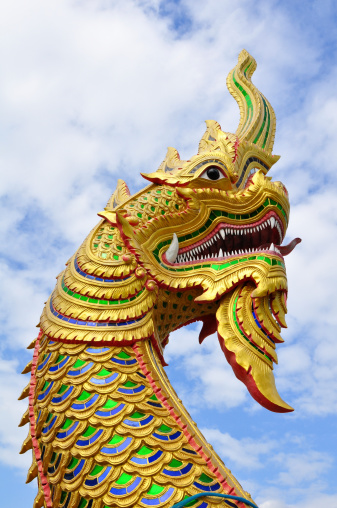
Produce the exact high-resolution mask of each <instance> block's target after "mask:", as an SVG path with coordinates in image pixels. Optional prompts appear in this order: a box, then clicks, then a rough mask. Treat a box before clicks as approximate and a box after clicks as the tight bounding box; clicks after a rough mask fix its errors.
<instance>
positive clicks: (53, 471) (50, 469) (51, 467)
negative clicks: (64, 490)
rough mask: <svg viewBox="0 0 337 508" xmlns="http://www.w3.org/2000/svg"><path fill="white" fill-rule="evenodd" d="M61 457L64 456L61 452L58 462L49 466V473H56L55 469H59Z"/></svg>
mask: <svg viewBox="0 0 337 508" xmlns="http://www.w3.org/2000/svg"><path fill="white" fill-rule="evenodd" d="M61 458H62V453H59V456H58V457H57V461H56V463H55V464H54V465H52V466H49V467H48V473H49V474H54V473H55V471H56V470H57V468H58V467H59V465H60V462H61Z"/></svg>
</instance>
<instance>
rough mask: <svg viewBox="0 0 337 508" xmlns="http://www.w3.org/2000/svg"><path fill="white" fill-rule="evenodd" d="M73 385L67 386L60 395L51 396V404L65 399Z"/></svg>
mask: <svg viewBox="0 0 337 508" xmlns="http://www.w3.org/2000/svg"><path fill="white" fill-rule="evenodd" d="M73 389H74V387H73V386H69V388H68V389H67V390H66V391H65V392H64V393H62V395H59V396H56V397H53V398H52V399H51V401H52V403H53V404H59V403H60V402H63V401H65V400H66V399H67V398H68V397H69V395H70V394H71V392H72V391H73Z"/></svg>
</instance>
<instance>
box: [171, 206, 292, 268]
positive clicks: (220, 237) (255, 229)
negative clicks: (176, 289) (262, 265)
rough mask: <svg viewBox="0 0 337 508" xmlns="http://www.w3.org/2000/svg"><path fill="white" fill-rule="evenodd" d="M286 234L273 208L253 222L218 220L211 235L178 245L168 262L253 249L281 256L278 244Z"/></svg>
mask: <svg viewBox="0 0 337 508" xmlns="http://www.w3.org/2000/svg"><path fill="white" fill-rule="evenodd" d="M283 237H284V228H283V224H282V221H281V219H280V218H279V217H278V215H277V214H276V213H275V212H273V211H271V212H269V213H268V214H266V215H265V216H264V217H262V219H260V220H259V221H257V222H254V223H251V224H244V225H233V224H228V223H225V222H221V223H220V224H218V225H217V226H216V227H215V228H214V229H213V230H212V231H211V232H210V233H209V234H208V235H207V236H205V237H204V238H202V239H201V240H198V241H197V242H195V243H193V244H191V245H188V246H187V247H183V248H180V249H176V252H177V255H176V258H175V260H174V256H173V257H172V256H167V257H166V256H165V255H164V260H165V261H166V262H167V263H168V264H174V265H175V266H176V265H184V264H186V263H188V264H194V263H198V262H200V261H202V260H205V259H207V260H208V259H212V260H213V261H217V260H224V259H227V258H230V257H233V256H236V257H237V256H240V255H247V254H250V253H253V252H261V251H263V252H265V251H268V252H269V253H270V254H274V255H277V256H280V257H281V258H282V254H281V252H280V250H279V249H278V247H279V246H280V244H281V243H282V240H283Z"/></svg>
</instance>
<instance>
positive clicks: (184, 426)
mask: <svg viewBox="0 0 337 508" xmlns="http://www.w3.org/2000/svg"><path fill="white" fill-rule="evenodd" d="M132 348H133V350H134V352H135V354H136V358H137V361H138V363H139V366H140V368H141V370H142V372H143V374H144V375H145V376H146V377H147V379H148V381H149V383H150V385H151V387H152V389H153V391H154V393H155V394H156V396H157V397H158V398H159V399H160V401H161V402H162V403H163V405H164V406H165V407H166V409H167V410H168V411H169V413H170V415H171V416H172V418H173V419H174V420H175V421H176V423H177V424H178V425H179V427H180V428H181V430H182V431H183V433H184V434H185V436H186V437H187V440H188V442H189V444H190V445H191V446H192V448H194V450H195V451H196V452H197V453H199V455H201V457H202V458H203V459H204V460H205V461H206V463H207V465H208V467H209V469H210V471H212V473H214V475H215V476H216V478H217V479H218V480H219V482H220V483H221V485H222V487H223V489H224V491H225V492H226V493H227V494H229V493H230V492H233V490H234V488H233V487H231V486H230V485H228V483H227V481H226V479H225V478H224V477H223V476H222V474H221V473H220V472H219V471H218V468H217V467H215V466H214V465H213V464H212V459H211V458H210V457H208V455H206V453H205V452H204V450H203V448H202V446H200V445H198V444H197V442H196V441H195V439H194V438H193V436H192V435H191V434H190V433H189V432H188V430H187V424H186V423H185V424H184V423H183V421H182V420H181V418H180V416H178V415H177V414H176V413H175V411H174V408H173V407H172V406H171V405H170V404H169V402H168V400H167V398H166V397H165V395H164V394H163V392H162V390H161V389H160V388H159V387H158V386H157V385H156V383H155V381H154V379H153V377H152V375H151V372H150V371H149V370H148V369H147V366H146V364H145V362H144V360H143V353H142V352H140V351H139V349H138V345H137V344H134V345H133V346H132ZM243 506H244V505H243Z"/></svg>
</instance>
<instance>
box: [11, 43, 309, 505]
mask: <svg viewBox="0 0 337 508" xmlns="http://www.w3.org/2000/svg"><path fill="white" fill-rule="evenodd" d="M255 68H256V62H255V60H254V59H253V58H252V57H251V56H250V55H249V54H248V53H247V52H246V51H245V50H243V51H242V52H241V53H240V55H239V61H238V64H237V65H236V67H235V68H234V69H233V70H232V71H231V72H230V73H229V75H228V79H227V86H228V89H229V91H230V93H231V94H232V95H233V97H234V98H235V100H236V101H237V103H238V105H239V108H240V124H239V127H238V129H237V131H236V133H235V134H230V133H227V132H223V131H222V130H221V128H220V125H219V124H218V123H217V122H215V121H210V120H209V121H207V122H206V125H207V129H206V132H205V134H204V135H203V137H202V139H201V141H200V144H199V151H198V153H197V155H195V156H193V157H192V158H191V159H190V160H188V161H182V160H180V158H179V154H178V152H177V151H176V150H175V149H173V148H169V149H168V152H167V155H166V157H165V160H164V161H163V162H162V164H161V165H160V167H159V169H158V170H157V171H156V172H154V173H150V174H144V175H143V176H144V178H146V179H147V180H148V181H149V182H150V184H149V185H148V186H147V187H145V188H144V189H143V190H141V191H140V192H138V193H137V194H135V195H134V196H131V195H130V193H129V190H128V187H127V185H126V184H125V183H124V182H123V181H122V180H119V181H118V185H117V189H116V191H115V192H114V193H113V195H112V197H111V198H110V200H109V202H108V204H107V206H106V208H105V210H104V211H103V212H101V213H99V216H100V217H101V220H100V222H99V224H98V225H97V227H95V228H94V229H93V231H92V232H91V233H90V234H89V236H88V237H87V238H86V240H85V241H84V243H83V244H82V245H81V247H80V248H79V249H78V251H77V252H76V254H75V255H74V256H73V257H72V258H71V259H70V261H69V262H68V263H67V266H66V269H65V270H64V271H63V272H62V273H61V274H60V275H59V276H58V280H57V284H56V288H55V290H54V291H53V293H52V295H51V296H50V298H49V300H48V302H47V304H46V306H45V308H44V310H43V313H42V316H41V321H40V325H39V326H40V333H39V336H38V338H37V339H36V340H35V341H34V342H33V343H32V344H31V346H30V347H31V348H34V354H33V360H32V362H30V364H29V365H27V367H26V369H25V370H24V372H25V373H28V372H30V373H31V379H30V382H29V384H28V386H27V387H26V388H25V390H24V391H23V394H22V396H21V398H24V397H28V398H29V408H28V410H27V412H26V413H25V415H24V416H23V418H22V421H21V425H24V424H26V423H28V422H29V424H30V427H29V433H28V437H27V439H26V440H25V442H24V444H23V447H22V453H23V452H25V451H27V450H28V449H32V452H33V463H32V466H31V468H30V470H29V473H28V478H27V481H31V480H32V479H33V478H35V477H37V478H38V494H37V497H36V499H35V503H34V507H35V508H42V507H46V508H56V507H60V508H61V507H62V508H112V507H121V508H124V507H130V508H131V507H137V508H147V507H150V506H158V507H162V508H168V507H173V506H174V505H176V504H177V503H178V506H186V505H188V506H192V505H193V506H195V507H202V508H206V507H209V508H212V507H216V506H234V507H235V506H239V507H244V506H247V505H250V506H255V505H254V504H253V503H252V500H251V498H250V496H249V494H248V493H247V492H245V491H244V490H243V489H242V487H241V485H240V484H239V483H238V481H237V480H236V479H235V478H234V477H233V476H232V474H231V472H230V471H229V470H228V469H227V468H226V467H225V465H224V464H223V462H222V461H221V460H220V458H219V457H218V456H217V455H216V453H215V452H214V451H213V449H212V447H211V446H210V445H209V444H208V443H207V442H206V440H205V438H204V437H203V436H202V434H201V433H200V431H199V430H198V428H197V427H196V425H195V423H194V422H193V421H192V419H191V417H190V416H189V414H188V413H187V411H186V409H185V408H184V406H183V405H182V403H181V401H180V399H179V398H178V397H177V395H176V393H175V392H174V390H173V389H172V387H171V385H170V383H169V381H168V378H167V377H166V374H165V371H164V369H163V366H165V361H164V349H165V346H166V344H167V342H168V338H169V334H170V332H172V331H173V330H176V329H177V328H179V327H181V326H183V325H186V324H188V323H191V322H193V321H203V328H202V330H201V333H200V338H199V340H200V342H201V341H202V340H203V339H204V338H205V337H207V336H208V335H209V334H211V333H213V332H215V331H217V333H218V336H219V342H220V346H221V349H222V350H223V352H224V354H225V356H226V358H227V360H228V362H229V363H230V365H231V367H232V368H233V371H234V373H235V375H236V376H237V377H238V378H239V379H240V380H241V381H243V382H244V383H245V385H246V386H247V389H248V390H249V392H250V394H251V395H252V397H254V399H255V400H256V401H258V402H259V403H260V404H261V405H262V406H264V407H265V408H267V409H270V410H272V411H276V412H286V411H292V408H291V407H290V406H288V404H286V403H285V402H284V401H283V400H282V399H281V397H280V396H279V394H278V392H277V390H276V387H275V382H274V375H273V364H274V362H275V363H276V362H277V356H276V351H275V349H276V344H277V343H279V342H282V338H281V335H280V330H281V327H284V326H286V324H285V319H284V317H285V313H286V295H287V278H286V271H285V265H284V256H285V255H286V254H288V253H289V252H290V251H291V250H292V249H293V248H294V246H295V245H296V243H298V242H299V241H300V240H299V239H295V240H293V241H292V242H291V243H290V244H289V245H287V246H282V245H281V244H282V241H283V239H284V236H285V232H286V229H287V225H288V220H289V200H288V193H287V190H286V188H285V187H284V186H283V185H282V184H281V183H280V182H273V181H272V179H271V177H269V176H267V173H268V171H269V169H270V168H271V166H272V165H273V164H274V163H275V162H276V161H277V160H278V157H277V156H274V155H272V147H273V141H274V134H275V114H274V111H273V109H272V107H271V105H270V104H269V102H268V101H267V99H266V98H265V97H264V96H263V95H262V94H261V93H260V92H259V91H258V90H257V89H256V87H255V86H254V85H253V84H252V82H251V76H252V74H253V72H254V70H255ZM225 388H226V387H224V389H225ZM221 496H222V497H221ZM229 499H230V501H229Z"/></svg>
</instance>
